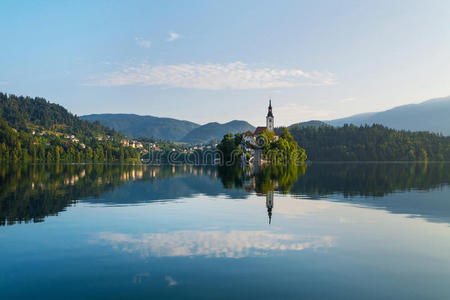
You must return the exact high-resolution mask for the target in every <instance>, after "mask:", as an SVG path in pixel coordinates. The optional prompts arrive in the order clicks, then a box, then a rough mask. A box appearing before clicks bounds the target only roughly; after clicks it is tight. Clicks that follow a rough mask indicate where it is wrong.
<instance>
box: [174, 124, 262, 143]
mask: <svg viewBox="0 0 450 300" xmlns="http://www.w3.org/2000/svg"><path fill="white" fill-rule="evenodd" d="M247 130H251V131H253V130H255V127H253V126H252V125H250V124H249V123H247V122H245V121H238V120H234V121H231V122H228V123H225V124H220V123H217V122H212V123H208V124H205V125H202V126H200V127H198V128H195V129H194V130H192V131H191V132H189V133H188V134H186V136H184V137H183V139H182V140H183V142H188V143H195V142H209V141H211V140H217V141H219V140H221V139H222V137H223V136H224V135H225V134H227V133H240V132H245V131H247Z"/></svg>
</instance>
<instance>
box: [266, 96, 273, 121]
mask: <svg viewBox="0 0 450 300" xmlns="http://www.w3.org/2000/svg"><path fill="white" fill-rule="evenodd" d="M267 116H268V117H272V118H273V113H272V98H270V99H269V110H268V112H267Z"/></svg>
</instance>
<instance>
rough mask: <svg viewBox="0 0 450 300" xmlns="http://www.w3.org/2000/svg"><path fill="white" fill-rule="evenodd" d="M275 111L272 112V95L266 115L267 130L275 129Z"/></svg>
mask: <svg viewBox="0 0 450 300" xmlns="http://www.w3.org/2000/svg"><path fill="white" fill-rule="evenodd" d="M273 119H274V118H273V113H272V97H271V98H269V109H268V111H267V117H266V127H267V130H269V131H273V130H274V129H275V126H274V122H273Z"/></svg>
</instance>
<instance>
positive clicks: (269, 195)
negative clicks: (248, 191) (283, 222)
mask: <svg viewBox="0 0 450 300" xmlns="http://www.w3.org/2000/svg"><path fill="white" fill-rule="evenodd" d="M266 207H267V214H268V215H269V224H270V223H271V222H272V208H273V191H270V192H268V193H267V194H266Z"/></svg>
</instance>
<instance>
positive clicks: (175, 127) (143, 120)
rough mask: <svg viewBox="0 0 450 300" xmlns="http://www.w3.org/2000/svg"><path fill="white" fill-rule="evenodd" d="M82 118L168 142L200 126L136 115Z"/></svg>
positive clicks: (136, 134) (178, 138) (106, 115)
mask: <svg viewBox="0 0 450 300" xmlns="http://www.w3.org/2000/svg"><path fill="white" fill-rule="evenodd" d="M80 118H81V119H83V120H87V121H91V122H93V121H99V122H100V123H101V124H103V125H106V126H108V127H111V128H113V129H115V130H120V132H122V133H124V134H126V135H129V136H131V137H149V138H150V137H153V138H156V139H163V140H168V141H180V140H181V138H183V137H184V136H185V135H186V134H187V133H188V132H190V131H191V130H193V129H195V128H197V127H199V126H200V125H199V124H196V123H193V122H189V121H181V120H177V119H171V118H158V117H153V116H139V115H134V114H92V115H85V116H81V117H80Z"/></svg>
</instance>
